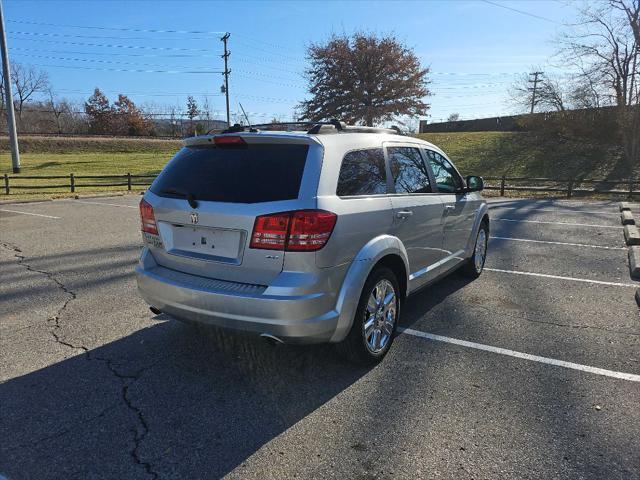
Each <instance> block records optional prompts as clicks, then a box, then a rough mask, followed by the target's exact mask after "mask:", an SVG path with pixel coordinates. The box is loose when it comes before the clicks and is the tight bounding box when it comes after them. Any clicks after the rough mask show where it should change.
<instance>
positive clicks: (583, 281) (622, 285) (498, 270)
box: [484, 267, 640, 288]
mask: <svg viewBox="0 0 640 480" xmlns="http://www.w3.org/2000/svg"><path fill="white" fill-rule="evenodd" d="M484 269H485V270H487V271H489V272H498V273H512V274H514V275H528V276H531V277H542V278H553V279H555V280H569V281H572V282H582V283H593V284H596V285H609V286H612V287H630V288H638V286H639V285H640V284H638V285H634V284H632V283H619V282H603V281H602V280H589V279H587V278H575V277H561V276H559V275H548V274H546V273H534V272H518V271H515V270H502V269H500V268H487V267H485V268H484Z"/></svg>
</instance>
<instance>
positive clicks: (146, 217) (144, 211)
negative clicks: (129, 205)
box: [140, 199, 158, 235]
mask: <svg viewBox="0 0 640 480" xmlns="http://www.w3.org/2000/svg"><path fill="white" fill-rule="evenodd" d="M140 220H141V221H142V231H143V232H146V233H151V234H153V235H158V227H157V225H156V217H155V216H154V214H153V207H152V206H151V205H150V204H149V202H147V201H146V200H144V199H142V200H140Z"/></svg>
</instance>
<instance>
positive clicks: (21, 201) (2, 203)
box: [0, 198, 53, 205]
mask: <svg viewBox="0 0 640 480" xmlns="http://www.w3.org/2000/svg"><path fill="white" fill-rule="evenodd" d="M52 200H53V199H51V198H38V199H31V200H0V205H12V204H14V203H42V202H51V201H52Z"/></svg>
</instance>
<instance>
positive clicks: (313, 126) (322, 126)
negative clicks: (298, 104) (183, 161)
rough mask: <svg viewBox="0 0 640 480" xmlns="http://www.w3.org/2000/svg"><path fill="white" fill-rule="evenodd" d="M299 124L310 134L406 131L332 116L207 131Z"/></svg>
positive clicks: (258, 129)
mask: <svg viewBox="0 0 640 480" xmlns="http://www.w3.org/2000/svg"><path fill="white" fill-rule="evenodd" d="M292 126H298V127H304V128H305V129H307V130H306V132H307V133H308V134H310V135H318V134H324V133H338V132H344V133H390V134H394V135H404V133H403V132H402V131H401V130H400V128H398V127H397V126H395V125H394V126H392V127H390V128H381V127H365V126H360V125H347V124H345V123H344V122H341V121H340V120H337V119H335V118H332V119H331V120H329V121H326V122H276V123H262V124H259V125H251V126H248V125H241V124H239V123H236V124H235V125H232V126H231V127H229V128H226V129H224V130H222V131H220V132H215V131H214V130H213V129H212V130H209V131H208V132H207V133H238V132H247V131H248V132H259V131H260V130H276V131H278V130H282V129H283V127H284V128H285V129H287V130H289V129H288V127H292Z"/></svg>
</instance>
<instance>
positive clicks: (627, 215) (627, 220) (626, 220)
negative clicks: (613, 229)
mask: <svg viewBox="0 0 640 480" xmlns="http://www.w3.org/2000/svg"><path fill="white" fill-rule="evenodd" d="M620 219H621V220H622V225H635V224H636V221H635V220H634V218H633V214H632V213H631V210H623V211H622V213H621V214H620Z"/></svg>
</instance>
